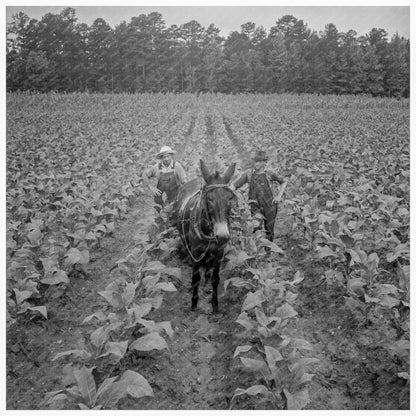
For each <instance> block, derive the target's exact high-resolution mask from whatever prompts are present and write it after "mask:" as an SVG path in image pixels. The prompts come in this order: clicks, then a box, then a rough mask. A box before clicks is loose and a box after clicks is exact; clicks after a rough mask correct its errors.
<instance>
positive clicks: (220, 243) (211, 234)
mask: <svg viewBox="0 0 416 416" xmlns="http://www.w3.org/2000/svg"><path fill="white" fill-rule="evenodd" d="M235 165H236V164H235V163H233V164H232V165H231V166H229V167H228V169H227V170H226V172H225V173H224V174H220V173H219V172H218V171H216V172H215V173H210V172H209V171H208V168H207V166H206V164H205V163H204V161H203V160H200V166H201V173H202V178H203V180H204V184H203V185H202V186H201V184H200V179H198V178H196V179H194V180H192V181H189V182H187V183H186V184H184V185H183V186H182V187H181V188H180V189H179V193H178V198H177V202H176V204H175V209H174V210H175V219H176V224H177V228H178V231H179V234H180V236H181V239H182V242H183V245H184V246H185V248H186V251H187V253H188V255H189V256H190V258H191V259H192V307H191V308H192V310H195V309H196V307H197V304H198V299H199V296H198V286H199V282H200V280H201V274H200V268H205V279H206V281H207V280H211V282H212V299H211V303H212V310H213V312H214V313H217V312H218V295H217V289H218V284H219V280H220V276H219V271H220V266H221V261H222V259H223V256H224V249H225V246H226V244H227V242H228V241H229V239H230V230H229V224H228V222H229V216H230V212H231V207H232V204H233V202H234V200H235V199H236V195H235V193H234V191H233V190H231V188H230V187H229V186H228V183H229V181H230V180H231V178H232V176H233V175H234V171H235Z"/></svg>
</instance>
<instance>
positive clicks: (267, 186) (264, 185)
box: [232, 150, 287, 241]
mask: <svg viewBox="0 0 416 416" xmlns="http://www.w3.org/2000/svg"><path fill="white" fill-rule="evenodd" d="M252 160H253V162H254V167H253V168H252V169H250V170H247V171H246V172H244V173H243V174H242V175H241V176H240V177H239V178H238V179H237V180H236V181H235V182H234V183H233V185H232V187H234V189H238V188H241V187H242V186H243V185H244V184H246V183H248V199H249V204H250V207H251V215H252V216H254V215H256V214H258V213H260V214H261V215H262V216H263V218H264V228H265V231H266V237H267V239H268V240H270V241H273V238H274V223H275V221H276V214H277V208H278V203H279V202H280V200H281V198H282V195H283V193H284V191H285V188H286V185H287V181H286V180H285V178H283V177H282V176H279V175H277V174H276V173H275V172H270V171H266V170H265V168H266V163H267V156H266V152H264V151H262V150H256V151H255V152H254V155H253V157H252ZM273 182H278V183H279V184H280V185H281V186H280V189H279V193H278V194H277V195H276V196H275V197H274V196H273V190H272V189H273V187H272V185H273Z"/></svg>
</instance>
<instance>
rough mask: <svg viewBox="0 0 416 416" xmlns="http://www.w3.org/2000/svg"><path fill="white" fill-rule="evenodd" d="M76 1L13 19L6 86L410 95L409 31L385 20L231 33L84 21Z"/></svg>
mask: <svg viewBox="0 0 416 416" xmlns="http://www.w3.org/2000/svg"><path fill="white" fill-rule="evenodd" d="M77 20H78V19H77V17H76V10H75V9H73V8H70V7H68V8H65V9H63V10H62V12H61V13H59V14H52V13H47V14H45V15H44V16H43V17H42V18H41V20H39V21H38V20H36V19H33V18H30V17H29V16H27V15H26V14H24V13H22V12H20V13H17V14H15V15H14V16H13V18H12V20H11V21H10V22H9V23H8V24H7V38H6V41H7V47H6V54H7V58H6V84H7V90H8V91H19V90H20V91H24V90H33V91H39V92H48V91H57V92H84V91H88V92H111V93H121V92H129V93H137V92H197V93H198V92H222V93H283V92H286V93H287V92H289V93H315V94H371V95H373V96H391V97H408V96H409V91H410V40H409V39H406V38H403V37H399V35H398V34H397V33H396V34H395V35H394V36H393V37H392V38H391V39H390V40H388V38H387V32H386V31H385V30H384V29H379V28H377V29H376V28H374V29H372V30H371V31H370V32H369V33H368V34H366V35H365V36H357V33H356V32H355V31H353V30H349V31H348V32H346V33H343V32H339V31H338V30H337V28H336V27H335V25H334V24H332V23H329V24H327V25H326V26H325V30H324V31H323V32H319V33H317V32H316V31H312V30H311V29H309V28H308V26H307V24H305V23H304V22H303V20H299V19H297V18H296V17H294V16H291V15H285V16H283V17H281V18H280V19H278V20H277V21H276V24H275V26H273V27H271V28H270V30H269V31H268V32H267V31H266V30H265V29H264V28H263V27H262V26H256V24H255V23H253V22H248V23H245V24H242V25H241V29H240V31H233V32H231V33H230V34H229V35H228V36H227V37H222V36H220V30H219V29H218V28H216V27H215V25H214V24H211V25H209V27H207V28H205V27H203V26H202V25H201V24H199V23H198V22H197V21H195V20H192V21H190V22H188V23H185V24H182V25H180V26H178V25H172V26H170V27H167V26H166V24H165V22H164V20H163V17H162V15H161V14H160V13H156V12H153V13H150V14H148V15H146V14H140V15H139V16H138V17H132V18H131V20H130V22H129V23H127V22H125V21H123V22H121V23H120V24H118V25H116V26H115V28H114V29H113V28H111V26H110V25H109V24H108V23H107V22H106V21H105V20H104V19H101V18H98V19H96V20H95V21H94V22H93V23H92V25H91V26H88V25H87V24H85V23H77Z"/></svg>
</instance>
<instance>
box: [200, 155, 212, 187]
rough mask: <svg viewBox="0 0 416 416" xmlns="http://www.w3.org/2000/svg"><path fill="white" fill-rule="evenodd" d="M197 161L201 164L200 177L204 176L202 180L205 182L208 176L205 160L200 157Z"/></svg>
mask: <svg viewBox="0 0 416 416" xmlns="http://www.w3.org/2000/svg"><path fill="white" fill-rule="evenodd" d="M199 162H200V164H201V172H202V177H203V178H204V181H205V182H207V181H208V178H209V175H210V174H209V171H208V168H207V166H206V165H205V162H204V161H203V160H202V159H199Z"/></svg>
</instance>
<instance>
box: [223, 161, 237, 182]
mask: <svg viewBox="0 0 416 416" xmlns="http://www.w3.org/2000/svg"><path fill="white" fill-rule="evenodd" d="M234 171H235V163H233V164H232V165H230V166H229V167H228V169H227V170H226V171H225V173H224V175H223V176H222V177H223V179H224V182H225V183H228V182H229V181H230V179H231V178H232V177H233V175H234Z"/></svg>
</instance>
